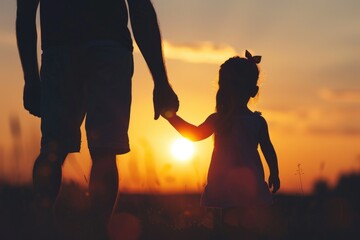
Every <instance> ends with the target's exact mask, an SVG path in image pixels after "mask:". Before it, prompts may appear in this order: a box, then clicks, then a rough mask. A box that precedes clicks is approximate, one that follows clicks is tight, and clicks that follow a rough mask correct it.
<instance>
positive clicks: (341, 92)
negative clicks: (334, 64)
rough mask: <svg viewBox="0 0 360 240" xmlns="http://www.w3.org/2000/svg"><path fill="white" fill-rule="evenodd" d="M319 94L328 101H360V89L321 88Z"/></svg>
mask: <svg viewBox="0 0 360 240" xmlns="http://www.w3.org/2000/svg"><path fill="white" fill-rule="evenodd" d="M318 94H319V96H320V98H321V99H323V100H327V101H342V102H350V103H360V89H321V90H320V91H319V93H318Z"/></svg>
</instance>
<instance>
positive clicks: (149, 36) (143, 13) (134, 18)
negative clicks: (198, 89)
mask: <svg viewBox="0 0 360 240" xmlns="http://www.w3.org/2000/svg"><path fill="white" fill-rule="evenodd" d="M128 4H129V12H130V20H131V26H132V30H133V34H134V38H135V41H136V43H137V45H138V46H139V49H140V51H141V53H142V55H143V56H144V59H145V61H146V63H147V65H148V67H149V69H150V72H151V75H152V77H153V80H154V84H155V88H154V99H153V100H154V108H155V119H157V118H158V117H159V115H160V113H162V112H164V111H167V110H172V111H173V110H175V111H177V110H178V107H179V102H178V98H177V96H176V94H175V92H174V91H173V90H172V88H171V86H170V84H169V81H168V77H167V73H166V68H165V64H164V58H163V52H162V44H161V34H160V29H159V25H158V21H157V16H156V12H155V9H154V7H153V5H152V3H151V2H150V0H128Z"/></svg>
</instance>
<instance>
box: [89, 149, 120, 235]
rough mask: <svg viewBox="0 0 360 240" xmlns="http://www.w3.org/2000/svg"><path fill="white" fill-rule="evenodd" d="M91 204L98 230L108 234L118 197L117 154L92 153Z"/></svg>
mask: <svg viewBox="0 0 360 240" xmlns="http://www.w3.org/2000/svg"><path fill="white" fill-rule="evenodd" d="M91 158H92V167H91V172H90V186H89V190H90V203H91V212H92V214H94V215H93V217H94V218H95V219H94V220H95V222H94V223H96V224H97V226H95V227H96V228H97V229H98V230H100V231H103V232H106V231H107V226H108V223H109V221H110V218H111V216H112V213H113V210H114V206H115V204H116V199H117V195H118V181H119V180H118V170H117V166H116V155H115V154H104V153H95V152H91Z"/></svg>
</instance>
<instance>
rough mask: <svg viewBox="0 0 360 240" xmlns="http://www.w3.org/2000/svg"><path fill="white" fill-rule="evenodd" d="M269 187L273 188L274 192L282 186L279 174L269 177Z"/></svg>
mask: <svg viewBox="0 0 360 240" xmlns="http://www.w3.org/2000/svg"><path fill="white" fill-rule="evenodd" d="M269 188H270V189H271V188H272V193H276V192H277V191H278V190H279V188H280V179H279V176H278V175H271V174H270V177H269Z"/></svg>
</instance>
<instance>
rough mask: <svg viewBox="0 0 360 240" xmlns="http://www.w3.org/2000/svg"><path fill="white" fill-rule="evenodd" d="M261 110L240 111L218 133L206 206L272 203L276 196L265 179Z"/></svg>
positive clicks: (202, 201) (246, 205)
mask: <svg viewBox="0 0 360 240" xmlns="http://www.w3.org/2000/svg"><path fill="white" fill-rule="evenodd" d="M263 121H264V120H263V119H262V116H261V113H259V112H254V113H253V112H251V113H246V114H244V113H242V114H241V113H238V114H235V116H234V117H233V118H232V123H229V124H232V126H231V127H230V129H229V130H228V131H227V132H226V133H222V134H219V133H218V134H216V135H215V140H214V150H213V153H212V157H211V163H210V167H209V172H208V178H207V185H206V187H205V190H204V193H203V195H202V199H201V205H202V206H204V207H216V208H228V207H250V206H256V205H269V204H271V203H272V196H271V193H270V191H269V188H268V186H267V184H266V182H265V180H264V169H263V166H262V163H261V159H260V156H259V152H258V150H257V148H258V146H259V139H260V133H261V131H264V130H265V129H263V127H262V126H263V124H262V122H263Z"/></svg>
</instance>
